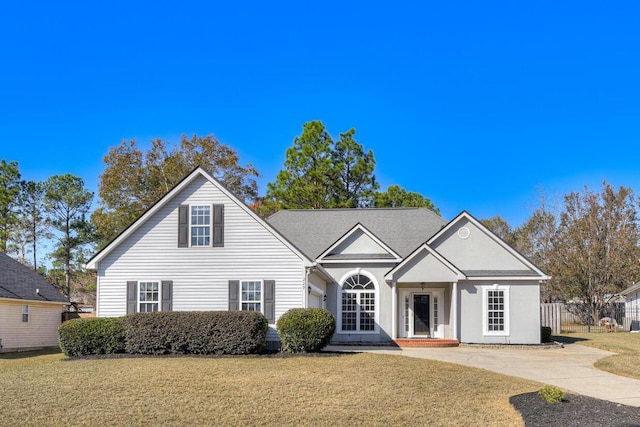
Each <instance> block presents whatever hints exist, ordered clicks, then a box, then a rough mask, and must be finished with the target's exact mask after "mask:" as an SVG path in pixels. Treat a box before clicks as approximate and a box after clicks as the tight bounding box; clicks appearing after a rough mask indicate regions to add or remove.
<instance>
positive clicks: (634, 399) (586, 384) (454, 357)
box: [327, 344, 640, 407]
mask: <svg viewBox="0 0 640 427" xmlns="http://www.w3.org/2000/svg"><path fill="white" fill-rule="evenodd" d="M327 350H328V351H357V352H359V351H367V352H374V353H381V354H394V355H401V356H408V357H416V358H421V359H432V360H439V361H442V362H449V363H456V364H458V365H464V366H472V367H474V368H481V369H486V370H489V371H493V372H497V373H500V374H505V375H512V376H515V377H520V378H526V379H528V380H533V381H538V382H541V383H544V384H549V385H554V386H556V387H560V388H563V389H565V390H568V391H571V392H574V393H578V394H582V395H585V396H591V397H596V398H598V399H604V400H609V401H611V402H616V403H623V404H625V405H631V406H638V407H640V380H635V379H631V378H627V377H621V376H619V375H614V374H610V373H608V372H604V371H601V370H599V369H596V368H594V367H593V364H594V363H595V362H596V361H597V360H598V359H602V358H604V357H607V356H611V355H613V354H615V353H611V352H609V351H604V350H598V349H594V348H590V347H585V346H581V345H578V344H565V346H564V348H559V347H558V348H523V347H514V348H508V347H499V348H487V347H476V346H464V345H463V346H460V347H455V348H407V349H397V348H391V347H354V346H329V347H327Z"/></svg>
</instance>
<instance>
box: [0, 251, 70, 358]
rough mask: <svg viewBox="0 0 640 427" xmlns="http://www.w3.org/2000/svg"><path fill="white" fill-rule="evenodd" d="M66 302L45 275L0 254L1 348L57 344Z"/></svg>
mask: <svg viewBox="0 0 640 427" xmlns="http://www.w3.org/2000/svg"><path fill="white" fill-rule="evenodd" d="M66 302H67V299H66V298H65V297H64V296H63V295H62V294H60V292H58V291H57V290H56V288H54V287H53V285H51V284H50V283H49V282H47V280H46V279H45V278H44V277H42V276H41V275H39V274H38V273H36V272H35V271H33V270H32V269H30V268H28V267H26V266H24V265H22V264H20V263H19V262H18V261H16V260H14V259H13V258H11V257H9V256H7V255H6V254H3V253H0V351H23V350H33V349H38V348H46V347H57V346H58V326H60V323H61V322H62V311H63V308H64V306H65V304H66Z"/></svg>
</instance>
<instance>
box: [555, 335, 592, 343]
mask: <svg viewBox="0 0 640 427" xmlns="http://www.w3.org/2000/svg"><path fill="white" fill-rule="evenodd" d="M551 340H552V341H558V342H561V343H563V344H575V343H577V342H581V341H589V340H588V339H587V338H579V337H570V336H567V335H553V336H552V337H551Z"/></svg>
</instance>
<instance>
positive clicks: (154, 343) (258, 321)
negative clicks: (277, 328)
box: [124, 311, 269, 354]
mask: <svg viewBox="0 0 640 427" xmlns="http://www.w3.org/2000/svg"><path fill="white" fill-rule="evenodd" d="M124 326H125V342H126V345H125V349H126V352H127V353H139V354H252V353H260V352H263V351H264V349H265V348H266V338H267V330H268V329H269V325H268V322H267V319H266V317H264V315H263V314H261V313H256V312H252V311H201V312H197V311H192V312H188V311H173V312H155V313H136V314H132V315H130V316H127V317H126V318H125V321H124Z"/></svg>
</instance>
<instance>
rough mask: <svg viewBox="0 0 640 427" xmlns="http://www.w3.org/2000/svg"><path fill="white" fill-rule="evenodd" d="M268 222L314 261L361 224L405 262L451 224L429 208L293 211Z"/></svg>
mask: <svg viewBox="0 0 640 427" xmlns="http://www.w3.org/2000/svg"><path fill="white" fill-rule="evenodd" d="M267 221H268V222H269V224H271V225H272V226H273V227H274V228H275V229H276V230H278V231H279V232H280V233H281V234H282V235H283V236H284V237H285V238H287V239H288V240H289V241H290V242H291V243H293V244H294V245H295V246H296V247H297V248H298V249H300V250H301V251H302V252H303V253H304V254H305V255H307V256H308V257H309V258H311V259H316V258H317V257H318V256H319V255H321V254H322V253H323V252H324V251H325V250H327V249H328V248H329V247H330V246H331V245H332V244H333V243H335V242H336V241H337V240H338V239H339V238H340V237H342V236H343V235H344V234H345V233H347V232H348V231H349V230H351V229H352V228H353V227H355V226H356V224H358V223H360V224H362V225H363V226H364V227H366V228H367V229H368V230H369V231H370V232H372V233H373V234H374V235H375V236H376V237H377V238H379V239H380V240H382V241H383V242H384V243H385V244H386V245H387V246H389V247H390V248H391V249H393V250H394V251H395V252H397V253H398V255H400V256H401V257H403V258H404V257H406V256H407V255H409V254H410V253H411V252H412V251H414V250H415V249H416V248H417V247H418V246H420V245H421V244H422V243H424V242H425V241H427V240H428V239H429V238H430V237H431V236H433V235H434V234H435V233H436V232H438V231H439V230H440V229H441V228H442V227H443V226H444V225H445V224H446V223H447V222H446V221H445V220H444V219H442V218H441V217H440V216H438V215H437V214H435V213H434V212H433V211H430V210H429V209H426V208H399V209H303V210H299V209H292V210H283V211H279V212H276V213H275V214H273V215H272V216H271V217H269V218H268V219H267Z"/></svg>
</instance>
